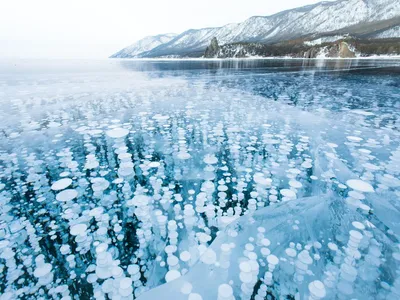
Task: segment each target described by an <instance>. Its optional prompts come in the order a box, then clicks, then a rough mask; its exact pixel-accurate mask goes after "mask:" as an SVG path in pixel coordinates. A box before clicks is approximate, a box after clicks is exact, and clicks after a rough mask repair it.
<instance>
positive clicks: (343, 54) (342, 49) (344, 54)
mask: <svg viewBox="0 0 400 300" xmlns="http://www.w3.org/2000/svg"><path fill="white" fill-rule="evenodd" d="M339 57H340V58H353V57H356V54H355V53H354V51H351V50H350V48H349V45H348V44H347V43H346V42H340V44H339Z"/></svg>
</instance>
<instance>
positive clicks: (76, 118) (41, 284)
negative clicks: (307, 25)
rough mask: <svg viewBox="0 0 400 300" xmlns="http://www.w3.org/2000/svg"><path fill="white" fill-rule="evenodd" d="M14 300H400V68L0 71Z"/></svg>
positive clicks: (185, 65) (0, 141)
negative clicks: (136, 299) (135, 299)
mask: <svg viewBox="0 0 400 300" xmlns="http://www.w3.org/2000/svg"><path fill="white" fill-rule="evenodd" d="M0 101H1V109H0V300H5V299H62V300H68V299H121V300H125V299H126V300H128V299H134V298H138V299H142V300H153V299H166V300H167V299H174V300H175V299H176V300H179V299H182V300H183V299H190V300H200V299H204V300H213V299H218V300H232V299H254V300H260V299H362V300H368V299H371V300H372V299H382V300H383V299H389V300H398V299H400V243H399V238H400V178H399V175H400V130H399V129H400V61H399V60H397V61H396V60H327V61H320V60H224V61H219V60H209V61H201V60H197V61H129V60H105V61H52V60H48V61H29V60H26V61H7V62H0Z"/></svg>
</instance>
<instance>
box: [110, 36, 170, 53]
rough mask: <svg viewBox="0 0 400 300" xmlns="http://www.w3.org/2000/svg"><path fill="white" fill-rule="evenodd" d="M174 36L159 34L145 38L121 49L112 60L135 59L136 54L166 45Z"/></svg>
mask: <svg viewBox="0 0 400 300" xmlns="http://www.w3.org/2000/svg"><path fill="white" fill-rule="evenodd" d="M175 36H176V34H174V33H167V34H159V35H156V36H147V37H145V38H143V39H141V40H139V41H137V42H136V43H134V44H132V45H130V46H128V47H126V48H124V49H122V50H121V51H119V52H117V53H115V54H113V55H112V56H111V57H112V58H128V57H137V55H138V54H140V53H143V52H146V51H150V50H152V49H154V48H155V47H157V46H159V45H161V44H164V43H168V42H169V41H170V40H172V39H173V38H174V37H175Z"/></svg>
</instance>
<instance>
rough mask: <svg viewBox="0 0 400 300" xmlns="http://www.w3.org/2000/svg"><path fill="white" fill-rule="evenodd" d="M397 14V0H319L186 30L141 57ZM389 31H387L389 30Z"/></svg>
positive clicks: (291, 34) (269, 39)
mask: <svg viewBox="0 0 400 300" xmlns="http://www.w3.org/2000/svg"><path fill="white" fill-rule="evenodd" d="M397 16H400V0H339V1H335V2H320V3H317V4H314V5H308V6H304V7H300V8H295V9H291V10H286V11H283V12H280V13H277V14H275V15H271V16H266V17H260V16H255V17H251V18H249V19H247V20H245V21H244V22H242V23H238V24H228V25H226V26H223V27H216V28H203V29H190V30H187V31H185V32H183V33H181V34H179V35H178V36H176V37H175V38H173V39H171V40H170V41H169V42H167V43H164V44H161V45H159V46H158V47H155V48H153V49H151V50H149V51H147V52H143V53H142V54H140V56H141V57H157V56H170V55H178V56H179V55H180V56H185V55H190V54H193V53H195V52H200V51H204V49H205V48H206V47H207V45H208V44H209V43H210V41H211V39H212V38H213V37H216V38H217V39H218V42H219V44H226V43H235V42H278V41H282V40H289V39H295V38H298V37H302V36H309V35H314V34H315V35H318V34H321V33H325V32H332V31H335V30H339V29H342V28H346V27H349V26H353V25H358V24H363V23H370V22H375V21H382V20H388V19H392V18H395V17H397ZM389 33H390V32H389Z"/></svg>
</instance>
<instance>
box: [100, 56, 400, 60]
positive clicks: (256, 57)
mask: <svg viewBox="0 0 400 300" xmlns="http://www.w3.org/2000/svg"><path fill="white" fill-rule="evenodd" d="M108 59H113V60H114V59H115V60H136V61H229V60H233V61H239V60H368V59H371V60H400V55H395V56H378V55H377V56H365V57H348V58H344V57H315V58H301V57H289V56H281V57H259V56H254V57H227V58H204V57H182V58H178V57H154V58H152V57H149V58H140V57H132V58H119V57H116V58H110V57H109V58H108Z"/></svg>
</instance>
